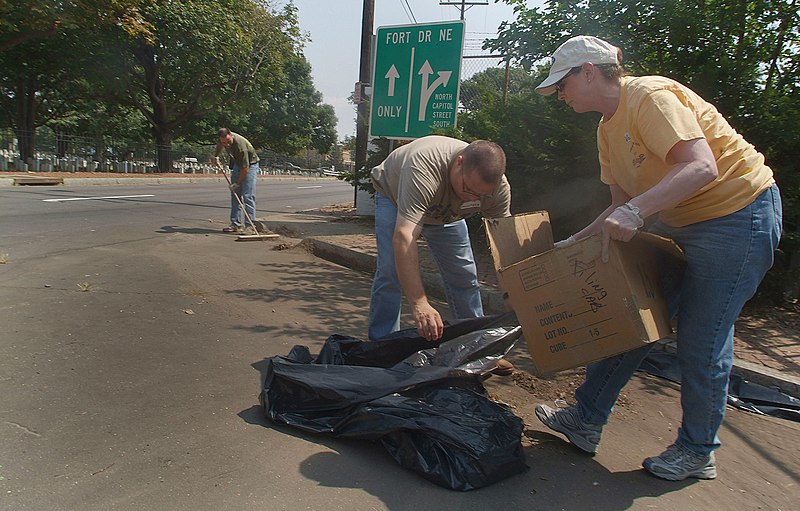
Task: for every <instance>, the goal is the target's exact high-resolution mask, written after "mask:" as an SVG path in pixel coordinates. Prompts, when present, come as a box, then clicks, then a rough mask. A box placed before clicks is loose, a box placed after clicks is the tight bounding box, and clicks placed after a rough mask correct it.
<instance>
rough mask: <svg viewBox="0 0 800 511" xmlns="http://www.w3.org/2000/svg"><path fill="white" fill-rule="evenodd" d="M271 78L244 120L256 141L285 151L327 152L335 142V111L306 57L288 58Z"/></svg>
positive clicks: (258, 144)
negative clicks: (326, 101) (324, 98)
mask: <svg viewBox="0 0 800 511" xmlns="http://www.w3.org/2000/svg"><path fill="white" fill-rule="evenodd" d="M272 79H273V83H270V84H266V85H265V86H264V88H263V89H261V91H260V92H261V94H259V96H260V98H261V99H260V101H255V102H254V103H253V105H252V108H251V109H250V111H249V112H248V113H247V114H246V115H245V118H244V120H243V122H244V125H245V126H247V128H246V129H245V131H246V132H247V133H250V134H251V135H250V137H251V139H250V140H251V141H252V142H253V144H256V145H257V146H261V147H270V148H272V149H273V150H276V151H279V152H284V153H286V154H294V153H297V152H298V151H300V150H301V149H305V148H314V149H316V150H318V151H319V152H321V153H326V152H328V151H329V150H330V149H331V147H332V146H333V144H334V143H335V142H336V114H335V112H334V110H333V107H332V106H330V105H325V104H323V103H322V94H320V93H319V91H317V89H316V88H315V87H314V83H313V80H312V78H311V66H310V65H309V63H308V61H306V59H305V57H303V56H302V55H295V56H293V57H291V58H289V59H288V60H287V62H286V63H285V65H284V68H283V70H282V72H281V73H280V74H278V75H277V76H273V77H272Z"/></svg>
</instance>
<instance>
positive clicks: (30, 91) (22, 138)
mask: <svg viewBox="0 0 800 511" xmlns="http://www.w3.org/2000/svg"><path fill="white" fill-rule="evenodd" d="M15 93H16V96H17V97H16V102H17V118H16V133H17V140H18V141H19V157H20V159H21V160H22V161H25V162H27V161H28V160H30V159H32V158H33V153H34V150H35V147H36V146H35V142H36V123H35V121H36V81H35V79H33V78H31V77H28V76H25V77H21V78H19V79H18V80H17V86H16V90H15Z"/></svg>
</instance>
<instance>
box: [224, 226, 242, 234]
mask: <svg viewBox="0 0 800 511" xmlns="http://www.w3.org/2000/svg"><path fill="white" fill-rule="evenodd" d="M222 232H227V233H231V234H240V233H241V232H242V228H241V227H239V226H238V225H232V224H231V225H229V226H228V227H223V228H222Z"/></svg>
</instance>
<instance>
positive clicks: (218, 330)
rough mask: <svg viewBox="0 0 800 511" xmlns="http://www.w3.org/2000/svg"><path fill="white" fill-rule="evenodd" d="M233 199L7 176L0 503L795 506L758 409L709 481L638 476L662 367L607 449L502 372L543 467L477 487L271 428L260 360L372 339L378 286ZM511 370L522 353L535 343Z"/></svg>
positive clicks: (668, 408) (111, 506)
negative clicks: (589, 448)
mask: <svg viewBox="0 0 800 511" xmlns="http://www.w3.org/2000/svg"><path fill="white" fill-rule="evenodd" d="M308 186H321V188H307V187H308ZM273 192H274V193H273ZM123 195H124V196H128V198H100V197H112V196H123ZM135 195H139V196H140V197H131V196H135ZM144 195H152V197H144ZM89 197H91V199H90V200H69V201H64V200H63V199H87V198H89ZM47 199H59V201H51V202H44V201H45V200H47ZM227 200H228V198H227V194H226V191H225V189H224V184H220V183H215V184H200V185H198V184H191V185H188V184H185V185H159V186H134V185H129V186H124V187H115V186H114V187H112V186H95V187H83V188H68V187H59V188H21V187H15V188H0V204H1V205H2V207H0V257H2V261H3V264H0V509H3V510H6V509H7V510H15V511H16V510H22V511H28V510H30V511H40V510H45V509H46V510H70V511H71V510H80V511H83V510H91V511H93V510H98V511H99V510H103V511H105V510H192V511H197V510H220V509H225V510H226V511H235V510H253V509H267V510H301V509H303V510H304V509H310V510H358V511H360V510H375V509H377V510H384V509H389V510H396V511H401V510H410V509H430V510H434V509H435V510H437V511H438V510H483V509H487V508H494V507H503V508H505V509H509V510H529V509H543V510H551V509H567V510H580V509H594V510H600V511H616V510H622V509H642V510H644V509H670V510H672V509H681V510H694V509H697V510H701V509H702V510H704V511H705V510H713V509H759V508H760V509H783V510H788V509H792V508H793V506H794V507H796V503H797V502H798V500H800V491H798V488H799V487H800V486H799V485H800V447H798V445H797V441H796V440H797V438H800V427H798V425H797V423H792V422H789V421H784V420H780V419H775V418H771V417H759V416H755V415H753V414H748V413H746V412H740V411H730V412H729V413H728V416H727V418H726V423H725V426H724V427H723V430H722V431H721V433H720V435H721V437H722V438H723V442H724V447H723V449H722V450H721V451H720V452H719V456H718V460H719V464H720V477H719V478H718V479H717V480H716V481H703V482H697V481H688V482H682V483H670V482H666V481H659V480H656V479H654V478H652V477H650V476H648V475H646V474H644V473H643V471H642V470H641V469H640V467H639V463H640V462H641V459H642V458H643V457H645V456H648V455H652V454H656V453H658V452H659V451H660V450H661V449H663V447H665V446H666V445H667V444H668V443H669V442H671V441H672V439H673V438H674V435H675V429H676V427H677V424H679V421H680V410H679V406H678V397H677V390H676V388H675V386H674V385H670V384H665V383H663V382H662V381H660V380H656V379H653V378H646V377H637V378H635V379H634V381H633V382H632V383H631V385H630V386H629V387H628V388H626V390H625V393H624V395H623V397H622V399H621V400H620V402H619V403H618V409H617V411H616V412H615V414H614V416H613V417H612V421H611V423H610V424H609V426H608V427H607V428H606V431H605V432H604V436H603V445H602V446H601V451H600V453H598V455H597V456H596V457H594V458H591V457H588V456H584V455H582V454H580V453H578V452H576V451H575V449H573V448H571V447H570V446H568V445H567V444H566V443H565V442H563V440H562V439H561V438H556V437H555V436H553V435H550V434H549V433H547V432H544V431H543V430H542V427H541V425H538V424H537V421H536V420H535V419H534V418H533V417H532V415H533V413H532V412H533V408H532V405H533V403H534V402H536V401H540V400H545V399H547V400H553V399H556V398H562V397H563V398H566V399H569V398H570V396H569V395H565V394H560V393H557V392H556V391H555V390H553V388H550V387H548V386H547V385H548V382H546V381H543V380H533V379H527V380H525V379H521V378H518V377H517V376H515V377H514V378H505V379H500V378H497V377H493V378H491V379H490V380H489V382H488V386H489V390H490V392H491V393H492V395H494V396H497V397H498V398H500V399H502V400H504V401H506V402H508V403H510V404H511V405H513V406H514V411H515V413H517V414H518V415H520V416H521V417H522V418H523V419H524V420H525V422H526V424H527V425H528V426H527V431H526V439H527V440H526V442H525V443H524V445H525V450H526V454H527V457H528V462H529V464H530V466H531V470H529V471H528V472H526V473H525V474H522V475H519V476H515V477H512V478H510V479H507V480H505V481H502V482H500V483H497V484H495V485H492V486H490V487H488V488H485V489H482V490H479V491H474V492H469V493H458V492H452V491H449V490H445V489H443V488H439V487H437V486H434V485H433V484H431V483H428V482H427V481H425V480H424V479H422V478H421V477H419V476H418V475H416V474H413V473H410V472H408V471H405V470H404V469H402V468H400V467H399V466H397V465H396V464H395V462H394V461H392V460H391V459H390V458H389V456H388V454H386V452H385V451H384V450H383V449H382V448H380V447H378V446H376V445H373V444H370V443H366V442H357V441H340V440H334V439H329V438H325V437H317V436H313V435H304V434H301V433H299V432H296V431H293V430H289V429H288V428H283V427H276V426H275V425H273V424H269V423H267V422H266V421H265V419H264V418H263V417H262V413H261V410H260V408H259V406H258V400H257V395H258V393H259V390H260V371H261V370H262V369H263V367H264V360H265V359H266V358H268V357H271V356H274V355H284V354H286V353H288V351H289V350H290V349H291V348H292V346H294V345H296V344H303V345H306V346H309V348H310V350H311V352H312V353H316V352H318V350H319V348H320V346H321V345H322V343H323V342H324V340H325V339H326V338H327V337H328V336H329V335H331V334H334V333H340V334H346V335H353V336H355V337H359V338H363V337H364V333H365V331H366V310H367V308H368V296H369V285H370V282H369V278H368V277H367V276H364V275H362V274H359V273H356V272H353V271H350V270H348V269H346V268H344V267H341V266H337V265H334V264H331V263H328V262H326V261H323V260H320V259H317V258H315V257H313V256H312V255H311V254H309V253H308V252H307V251H306V250H304V249H303V247H302V246H294V248H290V249H287V250H276V248H279V243H278V242H273V241H267V242H246V243H239V242H235V241H234V240H233V237H231V236H229V235H223V234H222V233H220V228H221V227H222V226H224V225H225V224H226V223H227V213H228V203H227ZM350 200H352V189H351V188H349V186H347V185H346V184H343V183H339V182H337V181H333V180H309V181H270V182H269V183H268V184H266V185H261V184H260V185H259V211H260V213H259V214H258V217H259V218H264V217H267V218H268V217H270V216H271V215H276V214H278V213H280V214H282V213H287V212H293V211H301V210H306V209H310V208H312V207H315V206H320V205H326V204H333V203H343V202H348V201H350ZM514 362H515V364H517V366H518V367H520V368H522V369H524V368H525V367H526V365H525V364H526V359H525V356H524V349H522V348H521V349H517V348H515V353H514Z"/></svg>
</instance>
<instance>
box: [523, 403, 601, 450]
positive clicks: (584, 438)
mask: <svg viewBox="0 0 800 511" xmlns="http://www.w3.org/2000/svg"><path fill="white" fill-rule="evenodd" d="M536 416H537V417H539V420H540V421H542V423H543V424H544V425H545V426H547V427H548V428H550V429H552V430H553V431H558V432H559V433H561V434H563V435H564V436H566V437H567V440H569V441H570V442H572V444H573V445H575V446H576V447H577V448H579V449H581V450H582V451H585V452H588V453H589V454H594V453H596V452H597V447H598V445H599V444H600V434H601V433H602V432H603V426H600V425H598V424H589V423H587V422H583V420H582V419H581V417H580V413H579V412H578V407H577V406H570V407H568V408H562V409H557V408H550V407H549V406H547V405H536Z"/></svg>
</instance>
